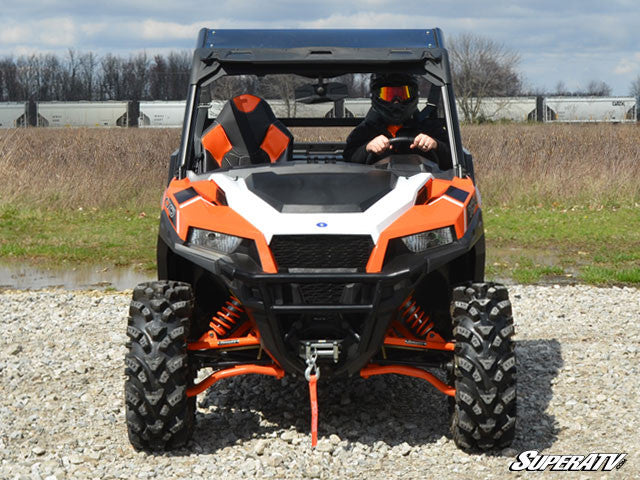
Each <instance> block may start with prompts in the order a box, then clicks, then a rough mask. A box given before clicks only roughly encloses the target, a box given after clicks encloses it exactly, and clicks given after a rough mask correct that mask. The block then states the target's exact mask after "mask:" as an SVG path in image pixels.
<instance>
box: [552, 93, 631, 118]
mask: <svg viewBox="0 0 640 480" xmlns="http://www.w3.org/2000/svg"><path fill="white" fill-rule="evenodd" d="M543 105H544V107H543V108H544V121H545V122H615V123H617V122H635V121H636V108H638V106H637V105H636V99H635V98H633V97H545V99H544V101H543Z"/></svg>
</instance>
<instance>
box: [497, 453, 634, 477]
mask: <svg viewBox="0 0 640 480" xmlns="http://www.w3.org/2000/svg"><path fill="white" fill-rule="evenodd" d="M626 456H627V454H626V453H591V454H589V455H540V454H539V453H538V451H537V450H528V451H526V452H522V453H521V454H520V455H518V457H517V458H516V461H515V462H512V463H511V465H509V470H511V471H512V472H519V471H521V470H527V471H529V472H542V471H544V470H547V469H548V470H551V471H554V472H557V471H564V472H596V471H599V470H600V471H603V472H610V471H611V470H613V469H614V468H615V469H619V468H620V467H622V465H624V462H625V461H626V460H625V459H624V457H626Z"/></svg>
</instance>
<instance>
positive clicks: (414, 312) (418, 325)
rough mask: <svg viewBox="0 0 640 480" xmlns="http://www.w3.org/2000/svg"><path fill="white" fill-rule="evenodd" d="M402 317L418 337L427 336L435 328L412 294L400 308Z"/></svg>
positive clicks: (399, 311) (399, 312)
mask: <svg viewBox="0 0 640 480" xmlns="http://www.w3.org/2000/svg"><path fill="white" fill-rule="evenodd" d="M398 314H399V316H400V319H401V320H402V321H403V322H404V324H405V325H406V326H407V328H408V329H409V330H410V331H411V333H413V334H414V335H415V336H416V337H418V338H425V337H426V336H427V333H429V332H430V331H431V330H432V329H433V322H432V321H431V317H430V316H429V314H428V313H426V312H425V311H424V310H422V308H421V307H420V305H418V302H416V300H415V299H414V298H413V295H410V296H409V298H407V299H406V300H405V301H404V303H403V304H402V305H400V308H399V309H398Z"/></svg>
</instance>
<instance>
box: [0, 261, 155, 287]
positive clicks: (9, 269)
mask: <svg viewBox="0 0 640 480" xmlns="http://www.w3.org/2000/svg"><path fill="white" fill-rule="evenodd" d="M155 278H156V275H155V272H140V271H137V270H135V269H133V268H112V267H109V268H105V267H97V266H78V267H73V268H70V269H64V270H63V269H57V268H41V267H36V266H33V265H27V264H12V263H0V288H16V289H40V288H50V287H62V288H69V289H105V288H115V289H116V290H128V289H132V288H133V287H135V286H136V285H137V284H138V283H140V282H147V281H149V280H154V279H155Z"/></svg>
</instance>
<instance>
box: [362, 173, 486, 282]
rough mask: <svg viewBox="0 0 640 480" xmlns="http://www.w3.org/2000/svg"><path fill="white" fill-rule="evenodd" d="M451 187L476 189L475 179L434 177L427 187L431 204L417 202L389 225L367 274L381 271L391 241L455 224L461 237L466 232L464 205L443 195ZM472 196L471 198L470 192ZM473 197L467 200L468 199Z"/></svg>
mask: <svg viewBox="0 0 640 480" xmlns="http://www.w3.org/2000/svg"><path fill="white" fill-rule="evenodd" d="M451 186H454V187H457V188H460V189H463V190H466V191H467V192H473V191H474V187H473V182H472V181H471V180H470V179H468V178H457V177H456V178H454V179H453V180H452V181H448V180H441V179H433V181H432V182H431V183H430V185H429V187H430V188H428V189H427V192H428V194H429V199H428V200H429V204H427V205H416V206H414V207H413V208H411V209H410V210H409V211H407V212H406V213H405V214H404V215H402V216H401V217H400V218H398V219H397V220H396V221H395V222H393V223H392V224H391V225H389V227H387V228H386V229H385V230H384V231H382V233H381V234H380V237H379V238H378V243H377V245H376V246H375V248H374V249H373V252H372V253H371V257H370V258H369V262H368V263H367V273H377V272H380V271H381V270H382V265H383V263H384V256H385V253H386V251H387V246H388V244H389V240H391V239H393V238H398V237H404V236H406V235H412V234H414V233H420V232H425V231H427V230H434V229H436V228H442V227H447V226H449V225H453V226H454V228H455V231H456V237H457V238H461V237H462V236H463V235H464V231H465V230H464V220H465V211H464V206H461V205H460V204H459V203H454V202H452V201H449V200H447V199H446V198H443V199H441V200H439V199H438V197H442V196H443V195H444V192H446V191H447V189H448V188H449V187H451ZM447 198H448V197H447ZM468 198H471V195H469V197H468ZM468 201H469V200H468V199H467V202H468Z"/></svg>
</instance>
